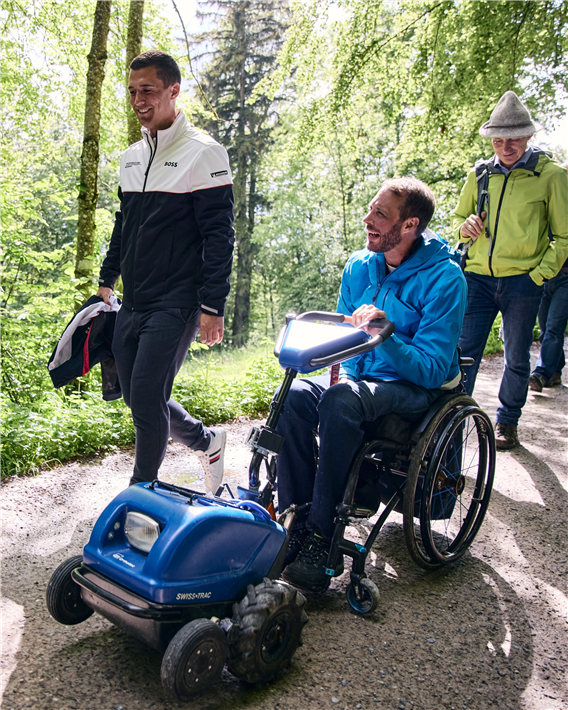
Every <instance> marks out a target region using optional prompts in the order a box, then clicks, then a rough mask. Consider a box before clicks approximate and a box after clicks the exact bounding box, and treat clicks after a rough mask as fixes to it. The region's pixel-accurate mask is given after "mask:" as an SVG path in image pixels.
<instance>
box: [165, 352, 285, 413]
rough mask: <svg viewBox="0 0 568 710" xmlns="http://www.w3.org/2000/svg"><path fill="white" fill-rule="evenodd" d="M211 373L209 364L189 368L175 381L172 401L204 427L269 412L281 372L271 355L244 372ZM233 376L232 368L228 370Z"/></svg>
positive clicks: (262, 358) (256, 361) (260, 359)
mask: <svg viewBox="0 0 568 710" xmlns="http://www.w3.org/2000/svg"><path fill="white" fill-rule="evenodd" d="M223 369H224V368H221V372H217V373H215V372H214V371H213V372H212V371H211V365H210V363H208V362H205V363H203V364H200V365H198V366H196V365H195V364H194V366H193V367H192V368H189V369H188V370H186V371H184V372H182V373H181V374H180V375H179V376H178V377H177V379H176V381H175V384H174V390H173V397H174V399H176V400H177V401H178V402H179V403H180V404H181V405H182V406H183V407H185V409H187V411H188V412H191V413H192V414H193V415H194V416H196V417H198V418H199V419H201V420H202V421H203V422H204V423H205V424H215V423H218V422H224V421H228V420H231V419H237V418H239V417H242V416H244V417H258V416H262V415H264V414H266V413H267V412H268V406H269V404H270V401H271V399H272V395H273V394H274V390H275V389H276V387H277V386H278V385H279V384H280V382H281V380H282V377H283V371H282V368H281V367H280V365H279V364H278V361H277V360H276V358H275V357H274V356H273V355H270V356H262V357H259V358H255V359H253V360H252V361H251V362H249V364H248V367H247V368H246V370H245V371H244V372H243V371H241V373H239V374H233V375H231V376H227V375H225V374H224V373H223ZM230 369H231V370H232V371H233V372H234V368H233V367H232V366H231V368H230Z"/></svg>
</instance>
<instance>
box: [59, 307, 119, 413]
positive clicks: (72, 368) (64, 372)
mask: <svg viewBox="0 0 568 710" xmlns="http://www.w3.org/2000/svg"><path fill="white" fill-rule="evenodd" d="M111 303H112V310H111V308H110V307H109V306H107V305H106V303H104V301H103V299H102V298H100V296H91V298H89V300H88V301H86V302H85V303H84V304H83V305H82V306H81V308H80V309H79V310H78V311H77V313H76V314H75V315H74V316H73V318H72V319H71V320H70V321H69V323H68V324H67V326H66V327H65V330H64V331H63V333H62V334H61V337H60V338H59V342H58V343H57V345H56V346H55V349H54V350H53V352H52V353H51V357H50V358H49V362H48V364H47V369H48V370H49V374H50V376H51V381H52V382H53V385H54V387H56V388H59V387H63V385H67V384H69V383H70V382H72V381H73V380H75V379H77V377H83V376H84V375H86V374H87V372H89V370H91V368H93V367H94V366H95V365H98V363H99V362H100V363H101V373H102V390H103V399H104V400H105V401H107V402H109V401H112V400H113V399H119V398H120V397H122V391H121V388H120V383H119V381H118V372H117V368H116V363H115V361H114V355H113V353H112V337H113V334H114V324H115V322H116V314H117V312H118V311H119V310H120V301H119V300H118V299H117V298H116V297H115V296H111Z"/></svg>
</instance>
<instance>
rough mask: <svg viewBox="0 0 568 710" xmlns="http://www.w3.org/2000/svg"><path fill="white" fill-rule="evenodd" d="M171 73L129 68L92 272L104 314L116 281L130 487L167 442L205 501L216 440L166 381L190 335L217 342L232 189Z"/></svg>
mask: <svg viewBox="0 0 568 710" xmlns="http://www.w3.org/2000/svg"><path fill="white" fill-rule="evenodd" d="M180 83H181V73H180V70H179V67H178V65H177V63H176V62H175V60H174V59H173V58H172V57H171V56H169V55H168V54H166V53H164V52H161V51H158V50H150V51H147V52H144V53H143V54H141V55H139V56H138V57H135V58H134V60H133V61H132V63H131V65H130V79H129V86H128V90H129V93H130V105H131V106H132V108H133V110H134V112H135V113H136V115H137V116H138V119H139V121H140V124H141V127H142V129H141V130H142V140H140V141H138V143H134V144H133V145H131V146H130V147H129V148H128V149H127V150H126V151H125V152H124V153H123V155H122V158H121V163H120V187H119V191H118V195H119V199H120V210H119V211H118V212H117V213H116V219H115V223H114V229H113V232H112V237H111V240H110V245H109V248H108V252H107V254H106V257H105V259H104V261H103V264H102V267H101V270H100V279H99V285H100V287H99V290H98V291H97V295H98V296H100V297H102V298H103V299H104V301H105V302H106V303H109V298H110V296H111V295H112V293H113V289H114V286H115V283H116V281H117V279H118V277H119V276H122V282H123V301H122V307H121V309H120V310H119V312H118V314H117V320H116V327H115V331H114V336H113V353H114V356H115V359H116V363H117V368H118V377H119V381H120V384H121V387H122V391H123V394H124V400H125V402H126V404H127V405H128V406H129V407H130V409H131V411H132V419H133V421H134V425H135V428H136V456H135V463H134V472H133V475H132V478H131V479H130V484H131V485H132V484H135V483H140V482H143V481H152V480H153V479H155V478H156V477H157V476H158V469H159V468H160V465H161V464H162V461H163V460H164V456H165V454H166V449H167V445H168V440H169V437H170V436H171V437H172V439H174V440H175V441H178V442H181V443H182V444H185V445H186V446H188V447H189V448H190V449H191V450H192V451H193V452H194V453H195V454H197V456H198V457H199V458H200V461H201V463H202V465H203V468H204V472H205V484H206V490H207V491H208V492H209V491H212V492H213V493H215V491H216V489H217V488H218V486H219V484H220V482H221V480H222V478H223V457H224V450H225V443H226V432H225V431H224V430H223V429H221V428H216V427H213V428H210V429H208V428H206V427H205V426H204V425H203V423H202V422H201V421H199V420H197V419H194V418H193V417H192V416H191V415H190V414H188V413H187V412H186V411H185V409H184V408H183V407H182V406H181V405H180V404H178V402H176V401H175V400H174V399H172V397H171V392H172V386H173V382H174V378H175V376H176V375H177V373H178V371H179V369H180V367H181V365H182V364H183V361H184V359H185V357H186V355H187V352H188V349H189V346H190V345H191V343H192V342H193V340H194V339H195V337H196V335H197V333H198V332H200V333H201V342H202V343H205V344H207V345H209V346H212V345H215V344H216V343H220V342H221V340H222V338H223V314H224V306H225V302H226V300H227V295H228V293H229V276H230V273H231V267H232V258H233V246H234V231H233V188H232V175H231V169H230V166H229V160H228V156H227V152H226V151H225V149H224V148H223V147H222V146H221V145H219V144H218V143H217V142H216V141H215V140H213V138H211V137H210V136H208V135H206V134H204V133H203V132H201V131H199V130H197V129H195V128H193V127H192V126H190V125H189V123H188V121H187V120H186V118H185V116H184V115H183V113H182V112H181V111H180V110H179V109H176V99H177V97H178V96H179V93H180Z"/></svg>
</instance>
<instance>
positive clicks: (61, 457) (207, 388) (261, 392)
mask: <svg viewBox="0 0 568 710" xmlns="http://www.w3.org/2000/svg"><path fill="white" fill-rule="evenodd" d="M262 350H263V353H264V352H265V350H266V349H265V348H264V349H262ZM259 352H261V350H260V349H258V348H257V349H256V351H255V354H254V355H253V356H251V354H250V352H249V353H248V354H242V353H236V354H235V355H234V356H227V354H226V353H219V354H216V353H215V351H211V353H207V354H206V356H205V357H197V358H195V359H194V360H193V361H191V362H190V363H188V364H186V365H185V366H184V368H183V369H182V371H181V372H180V374H179V375H178V377H177V379H176V381H175V385H174V391H173V397H174V398H175V399H177V401H178V402H180V403H181V404H182V406H184V407H185V408H186V409H187V410H188V411H189V412H191V413H192V414H193V415H194V416H196V417H198V418H200V419H201V420H202V421H203V422H204V423H205V424H217V423H221V422H226V421H230V420H231V419H236V418H238V417H241V416H245V417H260V416H262V415H264V414H265V413H266V412H267V411H268V406H269V404H270V400H271V398H272V394H273V393H274V389H275V388H276V387H277V385H278V384H279V383H280V381H281V380H282V375H283V371H282V369H281V367H280V366H279V364H278V361H277V360H276V358H275V357H274V356H273V355H266V354H259ZM89 387H90V390H91V391H89V392H81V393H76V392H71V393H66V392H65V391H64V390H63V389H62V390H55V391H49V392H47V393H45V394H44V395H43V397H42V398H41V399H39V400H36V401H35V402H34V403H33V404H32V405H28V406H26V405H22V404H16V403H14V402H12V401H11V400H10V399H9V398H8V397H6V396H5V395H3V396H2V425H1V434H2V440H1V444H0V454H1V472H2V478H4V477H6V476H12V475H22V474H33V473H37V472H38V471H40V470H41V469H42V468H45V467H50V466H55V465H57V464H61V463H64V462H65V461H69V460H72V459H74V458H77V457H81V456H87V455H89V454H92V453H94V452H108V451H112V450H114V449H116V448H118V447H119V446H124V445H126V444H130V443H132V442H133V441H134V426H133V424H132V419H131V416H130V411H129V410H128V408H127V407H126V405H125V404H124V401H123V400H122V399H121V400H117V401H114V402H105V401H103V399H102V395H101V388H100V381H99V376H98V368H96V369H95V370H94V371H93V372H92V373H91V376H90V382H89Z"/></svg>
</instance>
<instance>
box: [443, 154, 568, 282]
mask: <svg viewBox="0 0 568 710" xmlns="http://www.w3.org/2000/svg"><path fill="white" fill-rule="evenodd" d="M487 165H488V169H489V186H488V192H489V209H488V212H489V214H488V217H486V219H485V223H486V224H487V226H488V228H489V237H487V236H486V235H485V232H484V233H483V234H481V235H480V236H479V237H478V238H477V239H476V240H475V241H474V242H473V243H472V244H471V246H470V248H469V251H468V253H467V261H466V264H465V270H466V271H472V272H474V273H476V274H483V275H485V276H495V277H497V278H499V277H502V276H516V275H518V274H526V273H528V274H529V275H530V277H531V278H532V280H533V281H534V282H535V283H536V284H538V285H539V286H540V285H541V284H542V283H543V281H544V280H545V279H551V278H553V277H554V276H555V275H556V274H557V273H558V271H559V270H560V268H561V266H562V264H563V263H564V262H565V261H566V258H568V176H567V174H566V170H565V169H564V168H561V167H560V166H559V165H558V164H557V163H555V162H554V161H553V160H552V159H551V158H550V157H549V156H548V155H547V154H546V153H544V152H543V151H541V150H539V149H537V148H534V149H533V154H532V155H531V157H530V159H529V161H528V162H527V164H526V165H524V166H523V167H519V168H513V169H512V170H510V171H509V172H508V173H507V174H506V175H504V174H503V173H502V172H501V170H500V169H499V168H498V167H496V166H495V164H494V158H493V159H492V160H490V161H488V164H487ZM476 206H477V182H476V177H475V170H472V171H471V172H470V173H469V175H468V177H467V180H466V183H465V185H464V187H463V189H462V191H461V195H460V199H459V203H458V206H457V207H456V209H455V211H454V214H453V216H452V228H453V230H454V234H455V236H456V238H457V239H458V240H459V241H461V242H465V243H467V242H468V241H469V240H468V239H467V238H466V237H463V236H461V234H460V232H459V230H460V227H461V225H462V224H463V223H464V221H465V220H466V219H467V218H468V217H469V216H470V215H471V214H475V213H476ZM549 227H550V231H549ZM549 237H550V238H549Z"/></svg>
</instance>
